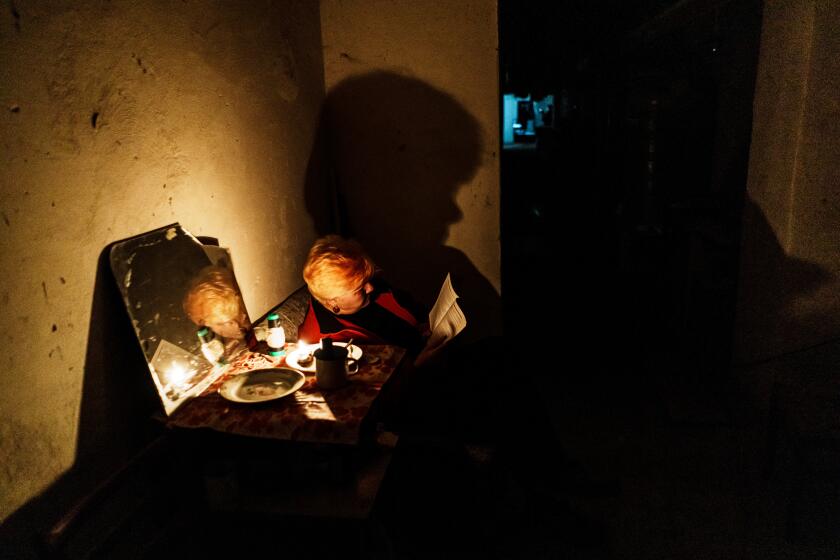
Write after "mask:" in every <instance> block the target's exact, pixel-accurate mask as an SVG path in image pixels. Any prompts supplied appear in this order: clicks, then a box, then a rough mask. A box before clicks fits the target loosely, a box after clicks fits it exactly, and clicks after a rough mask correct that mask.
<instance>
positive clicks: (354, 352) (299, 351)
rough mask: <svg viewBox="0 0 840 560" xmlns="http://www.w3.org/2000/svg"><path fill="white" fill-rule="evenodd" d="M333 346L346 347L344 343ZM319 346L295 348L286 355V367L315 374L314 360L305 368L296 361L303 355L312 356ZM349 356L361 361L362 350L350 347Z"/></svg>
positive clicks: (353, 345)
mask: <svg viewBox="0 0 840 560" xmlns="http://www.w3.org/2000/svg"><path fill="white" fill-rule="evenodd" d="M333 346H347V343H346V342H333ZM320 347H321V345H320V344H305V345H301V347H300V348H295V349H294V350H292V351H291V352H289V353H288V354H286V365H287V366H289V367H291V368H295V369H296V370H298V371H305V372H307V373H315V358H314V357H313V358H312V361H311V362H310V363H308V364H306V365H305V366H302V365H300V362H299V361H298V359H299V358H300V357H301V356H302V355H304V354H309V355H312V352H314V351H315V350H317V349H318V348H320ZM349 356H350V357H351V358H353V359H354V360H358V359H361V357H362V349H361V348H359V346H358V345H356V344H351V345H350V351H349Z"/></svg>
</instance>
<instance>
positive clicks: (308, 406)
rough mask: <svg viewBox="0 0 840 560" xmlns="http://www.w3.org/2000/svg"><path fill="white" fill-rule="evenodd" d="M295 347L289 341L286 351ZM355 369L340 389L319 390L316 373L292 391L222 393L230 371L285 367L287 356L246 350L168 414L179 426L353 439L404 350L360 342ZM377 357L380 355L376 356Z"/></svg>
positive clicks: (250, 433)
mask: <svg viewBox="0 0 840 560" xmlns="http://www.w3.org/2000/svg"><path fill="white" fill-rule="evenodd" d="M291 348H293V346H292V345H287V351H289V350H291ZM361 348H362V350H363V352H364V356H366V357H368V358H370V357H373V361H374V363H370V360H368V359H365V358H364V357H363V358H362V361H361V363H360V368H359V372H358V373H357V374H355V375H353V376H351V377H350V380H349V382H348V384H347V385H345V386H344V387H341V388H339V389H332V390H330V391H322V390H321V389H320V388H319V387H318V386H317V384H316V383H315V375H314V374H306V383H305V385H304V386H303V387H301V388H300V389H299V390H298V391H297V392H295V393H294V394H292V395H289V396H286V397H283V398H280V399H277V400H272V401H267V402H263V403H256V404H242V403H235V402H231V401H228V400H226V399H224V398H223V397H221V396H220V395H219V394H218V392H217V389H218V387H219V386H220V385H221V384H222V383H224V381H225V380H227V379H230V378H231V377H232V376H234V375H238V374H241V373H245V372H248V371H253V370H257V369H263V368H272V367H283V366H285V358H283V357H279V358H273V357H271V356H266V355H264V354H258V353H254V352H246V353H245V354H243V355H241V356H239V357H238V358H237V359H236V360H234V362H233V363H231V365H230V367H229V369H228V371H227V372H226V373H225V374H223V375H222V376H221V377H220V378H219V379H218V380H217V381H216V382H215V383H213V384H212V385H211V386H210V387H208V388H207V390H205V391H204V393H202V395H201V396H199V397H197V398H194V399H192V400H191V401H189V402H187V403H185V404H184V405H183V406H182V407H181V408H180V409H179V410H177V411H176V412H175V413H174V414H173V415H172V416H171V417H170V418H169V420H168V424H169V425H170V426H172V427H178V428H209V429H211V430H215V431H218V432H223V433H226V434H236V435H242V436H250V437H258V438H268V439H279V440H287V441H299V442H310V443H323V444H346V445H356V444H358V443H360V441H361V440H362V438H363V437H364V436H366V435H367V434H363V432H364V431H365V430H364V429H363V428H364V427H366V426H367V425H369V424H370V423H371V421H372V419H371V418H369V413H370V412H371V407H372V406H373V405H374V402H375V401H376V398H377V397H378V396H379V393H380V392H381V391H382V387H383V386H384V385H385V383H386V382H387V381H388V379H389V378H390V377H391V375H392V374H393V373H394V371H395V370H396V369H397V366H398V365H399V364H400V361H401V360H402V358H403V356H404V355H405V350H404V349H403V348H400V347H397V346H389V345H367V346H361ZM377 358H378V359H377Z"/></svg>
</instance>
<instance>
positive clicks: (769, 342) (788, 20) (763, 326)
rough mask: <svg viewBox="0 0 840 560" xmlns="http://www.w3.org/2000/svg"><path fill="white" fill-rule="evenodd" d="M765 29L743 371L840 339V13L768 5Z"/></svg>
mask: <svg viewBox="0 0 840 560" xmlns="http://www.w3.org/2000/svg"><path fill="white" fill-rule="evenodd" d="M763 20H764V21H763V27H762V36H761V53H760V59H759V67H758V76H757V80H756V91H755V104H754V121H753V138H752V146H751V152H750V169H749V180H748V187H747V191H748V197H749V200H748V201H747V207H746V213H745V218H744V233H743V240H742V245H743V246H742V263H741V279H740V290H739V306H738V320H737V328H736V360H737V362H739V363H752V362H756V361H760V360H766V359H768V358H772V357H774V356H779V355H782V354H786V353H790V352H792V351H796V350H801V349H803V348H807V347H810V346H813V345H815V344H820V343H823V342H826V341H830V340H834V339H837V338H838V337H840V280H838V279H839V278H840V235H838V231H840V190H838V188H837V181H838V177H840V158H838V157H837V154H838V153H839V152H840V103H839V102H838V95H837V92H838V91H840V34H838V32H837V22H838V21H840V4H838V3H836V2H824V1H816V0H784V1H779V2H766V3H765V5H764V15H763Z"/></svg>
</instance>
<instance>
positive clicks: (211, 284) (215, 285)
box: [183, 266, 248, 327]
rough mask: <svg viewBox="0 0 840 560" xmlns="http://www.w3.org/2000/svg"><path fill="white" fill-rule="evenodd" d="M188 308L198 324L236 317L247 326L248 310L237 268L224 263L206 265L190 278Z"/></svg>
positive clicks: (186, 300)
mask: <svg viewBox="0 0 840 560" xmlns="http://www.w3.org/2000/svg"><path fill="white" fill-rule="evenodd" d="M183 306H184V311H185V312H186V313H187V316H188V317H189V318H190V320H191V321H192V322H193V323H195V324H196V325H208V324H210V323H211V322H213V321H214V320H218V321H220V322H224V321H230V320H234V321H236V322H237V323H239V324H240V325H241V326H244V327H247V326H248V325H247V323H248V320H247V313H246V312H245V305H244V302H243V301H242V296H241V295H240V293H239V288H238V287H237V285H236V279H235V278H234V276H233V272H231V271H230V270H228V269H227V268H222V267H220V266H208V267H206V268H203V269H202V270H201V271H200V272H199V273H198V275H197V276H196V277H195V278H193V279H192V281H191V282H190V286H189V289H188V290H187V294H186V295H185V296H184V301H183Z"/></svg>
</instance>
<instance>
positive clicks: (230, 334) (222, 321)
mask: <svg viewBox="0 0 840 560" xmlns="http://www.w3.org/2000/svg"><path fill="white" fill-rule="evenodd" d="M207 326H208V327H210V328H211V329H212V330H213V332H214V333H216V334H217V335H219V336H221V337H223V338H235V339H238V340H241V339H243V338H245V330H246V329H245V328H244V327H243V326H242V325H241V324H240V323H239V321H237V320H236V319H226V318H224V317H215V318H213V319H208V320H207Z"/></svg>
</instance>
